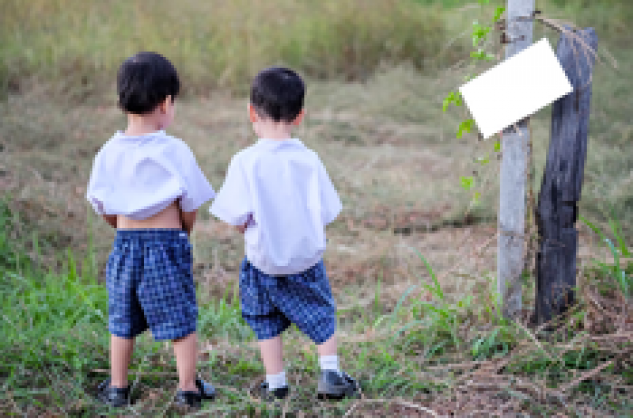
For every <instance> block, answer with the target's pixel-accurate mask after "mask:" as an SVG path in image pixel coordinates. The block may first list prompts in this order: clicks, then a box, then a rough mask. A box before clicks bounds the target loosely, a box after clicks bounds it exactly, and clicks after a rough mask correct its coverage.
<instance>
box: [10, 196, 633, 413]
mask: <svg viewBox="0 0 633 418" xmlns="http://www.w3.org/2000/svg"><path fill="white" fill-rule="evenodd" d="M9 207H10V205H7V203H6V201H2V202H0V271H1V273H2V275H3V277H4V278H5V279H4V280H3V281H2V282H0V291H1V292H2V294H3V298H2V301H1V302H0V308H1V309H0V312H2V318H1V321H0V333H1V335H2V336H3V338H2V339H0V352H2V353H3V361H2V363H0V387H1V388H2V391H0V393H1V394H0V413H1V414H3V415H11V414H13V415H24V414H27V415H41V414H44V413H56V414H62V415H72V416H93V415H95V414H108V413H110V412H109V411H108V410H107V409H105V408H103V407H101V406H100V405H99V404H97V403H96V402H95V401H94V400H93V394H94V388H95V387H96V385H97V384H98V383H99V381H100V380H101V379H103V378H104V376H105V374H106V373H104V372H103V371H106V372H107V369H108V367H109V365H108V339H109V338H108V333H107V318H106V316H107V314H106V304H107V301H106V292H105V288H104V285H103V283H99V281H98V280H97V276H96V275H95V273H94V272H95V271H96V270H97V269H96V268H95V266H92V263H93V261H92V260H93V259H92V258H91V257H87V258H86V259H85V260H83V261H82V262H81V263H79V262H77V260H75V259H74V258H73V256H72V253H71V252H66V253H65V255H64V257H63V262H62V263H61V264H62V265H63V267H62V268H61V269H60V271H58V272H47V271H45V270H43V269H42V266H39V265H38V264H37V261H36V259H37V257H36V255H37V251H31V252H30V255H27V254H26V253H25V252H23V250H22V249H24V248H27V247H28V248H31V247H33V246H34V247H35V248H37V245H34V244H30V246H14V245H9V239H8V237H10V236H12V234H13V232H14V231H15V230H16V229H19V230H21V231H28V229H29V228H30V226H29V225H21V224H20V222H21V221H20V220H19V217H17V216H15V214H14V213H12V211H11V210H10V209H9ZM27 236H28V235H27ZM12 241H13V240H12ZM16 248H17V249H16ZM31 249H33V248H31ZM422 260H423V262H424V264H425V265H426V266H427V273H428V274H427V275H424V276H423V277H428V279H427V278H421V281H420V283H419V285H417V286H414V287H412V288H410V289H409V290H407V291H406V292H405V293H404V294H403V295H402V296H401V298H400V300H399V302H398V303H397V305H396V306H395V307H394V309H393V310H390V311H387V312H385V311H383V310H382V308H381V307H380V304H379V303H377V302H374V303H372V304H371V305H370V307H369V309H362V308H361V309H355V308H354V309H352V310H349V311H347V312H342V311H341V312H339V322H340V329H341V332H342V333H343V335H345V337H342V338H341V344H340V356H341V360H342V363H343V365H344V367H345V369H346V370H347V371H348V372H350V373H351V374H352V375H354V376H356V377H358V378H359V379H360V381H361V382H362V383H363V393H364V397H365V401H363V402H361V403H358V404H357V403H355V401H354V400H348V401H343V402H340V403H327V402H326V403H324V402H315V401H314V393H313V390H314V389H313V387H314V382H315V376H316V375H317V372H318V369H317V358H316V352H315V350H314V347H313V345H312V344H311V343H310V342H309V341H308V340H307V339H306V338H305V337H303V336H302V335H300V334H299V333H298V332H297V330H295V329H293V330H291V331H290V332H289V333H288V334H287V335H286V337H285V341H286V358H287V369H288V375H289V376H290V382H291V383H292V384H293V392H292V393H293V395H292V398H291V399H290V401H289V403H288V405H287V407H288V408H290V409H289V410H290V411H304V412H307V413H309V414H314V415H318V416H342V415H344V414H345V413H347V412H350V410H352V409H353V410H354V411H355V413H356V414H358V416H372V414H378V415H385V414H386V415H389V414H392V413H394V411H395V410H396V409H394V408H397V407H400V408H402V407H403V405H405V406H404V407H405V408H416V407H423V408H431V409H433V410H435V411H437V412H438V413H446V412H447V409H445V408H447V406H446V405H450V402H451V401H450V399H451V396H452V395H451V394H452V393H454V391H460V393H462V394H463V396H466V397H471V398H472V399H473V400H475V399H476V400H477V401H478V402H483V405H484V407H485V408H488V409H487V410H489V411H492V410H495V409H498V408H500V407H501V406H502V405H505V406H504V407H505V408H510V410H512V411H514V412H516V413H519V412H522V413H531V414H535V415H538V416H543V415H549V414H551V413H553V412H555V411H558V410H559V409H560V407H561V406H560V404H559V403H558V401H557V400H556V399H559V398H560V397H561V396H563V393H562V391H563V390H564V388H566V387H567V385H569V389H565V390H566V392H565V396H566V398H565V399H566V401H565V402H566V403H565V404H564V407H563V410H564V411H565V413H568V414H572V415H573V414H581V413H582V412H581V411H583V410H584V409H583V408H585V407H587V405H589V406H590V407H591V408H592V410H594V411H599V413H600V414H601V415H602V416H617V415H618V414H622V413H627V411H629V412H630V411H631V410H632V409H631V408H633V404H631V402H630V399H631V397H630V395H631V394H630V393H629V392H628V391H627V389H623V388H626V387H630V385H631V384H633V375H631V374H630V373H629V372H627V371H626V370H627V366H626V365H627V364H628V363H627V362H628V359H629V358H630V353H631V350H633V347H632V346H631V344H630V342H629V343H627V342H626V341H624V342H623V341H621V340H620V341H618V340H617V338H615V337H614V339H613V341H610V340H609V338H610V337H611V334H609V333H606V334H604V333H603V334H599V333H593V332H592V331H591V330H590V329H588V328H584V329H583V327H582V322H583V320H584V317H585V316H586V315H587V314H588V311H586V310H585V309H584V302H583V304H581V305H580V307H579V309H577V310H576V311H575V312H574V313H573V315H572V316H571V317H570V318H571V320H566V321H563V322H562V323H561V324H559V325H558V326H557V327H555V331H553V332H552V333H550V334H549V335H547V336H545V335H541V334H539V333H537V332H534V331H533V330H528V329H527V328H525V327H524V326H522V325H518V324H514V323H512V322H509V321H507V320H505V319H504V318H502V317H500V315H499V311H500V310H499V309H498V306H497V305H498V303H497V296H496V295H495V293H494V292H493V290H492V289H493V288H494V286H493V284H494V283H493V282H492V281H491V282H490V283H489V284H490V286H489V287H488V288H481V289H479V291H478V292H476V293H475V294H472V295H467V296H464V297H463V298H462V299H460V300H458V301H456V302H450V301H449V300H448V298H447V295H446V294H445V292H444V290H443V288H442V286H441V284H440V282H439V281H438V278H437V274H436V272H435V271H434V270H433V268H432V267H431V265H430V264H429V263H428V262H427V261H426V260H425V259H424V258H423V257H422ZM429 279H430V281H428V280H429ZM615 279H616V277H615V276H614V275H613V274H607V275H606V276H603V277H602V280H607V281H610V283H611V285H610V288H611V290H612V291H616V292H617V289H618V287H617V285H616V284H615V282H614V280H615ZM377 289H380V287H379V286H378V287H377ZM377 291H379V290H377ZM376 300H378V297H377V296H376ZM368 318H369V319H368ZM199 330H200V331H199V333H200V339H201V348H202V352H201V358H200V361H199V371H200V373H202V375H203V376H204V377H205V378H207V379H209V380H211V381H212V382H213V383H215V384H216V385H217V387H218V390H219V397H218V399H217V400H216V401H215V402H211V403H208V404H206V405H205V407H204V410H203V413H205V414H211V415H214V416H215V415H223V416H235V415H247V416H261V415H262V414H264V415H266V414H269V413H272V412H273V411H271V410H269V408H266V407H264V406H263V405H261V404H259V403H258V402H256V401H254V400H252V399H251V398H250V397H249V395H248V391H247V388H248V387H251V386H252V385H254V384H255V383H256V381H257V379H258V378H260V377H261V376H262V375H263V373H264V371H263V368H262V365H261V362H260V361H259V357H258V352H257V351H258V350H257V347H256V346H255V345H254V344H253V343H254V339H253V335H252V333H251V331H250V330H249V329H248V328H247V326H246V324H245V323H244V322H243V320H242V319H241V317H240V313H239V305H238V303H237V298H236V288H227V289H226V292H225V294H224V295H223V296H222V297H221V298H219V299H217V300H215V301H208V302H204V303H201V306H200V317H199ZM363 336H365V337H363ZM599 338H601V339H599ZM346 339H353V340H354V342H347V341H346ZM616 352H618V353H620V354H617V355H616V354H615V353H616ZM622 353H629V354H626V355H625V354H622ZM608 361H613V364H611V365H610V366H609V367H606V368H604V369H603V370H602V371H601V372H600V373H596V377H599V378H597V379H593V378H589V379H579V376H581V374H582V373H586V372H589V371H592V370H593V369H595V368H596V367H600V366H602V365H604V364H605V363H606V362H608ZM485 367H492V369H491V371H490V372H487V373H488V374H484V375H480V374H477V373H479V372H478V370H482V368H485ZM477 376H479V377H477ZM482 376H488V377H482ZM490 376H493V377H494V379H493V381H487V380H486V379H488V378H489V377H490ZM473 379H474V380H473ZM131 382H132V384H133V388H134V389H133V394H134V395H133V397H134V399H135V402H134V405H133V408H134V410H135V411H136V412H137V413H141V414H143V415H153V416H156V415H168V416H171V415H172V414H173V413H172V411H171V409H170V399H171V397H172V396H173V392H174V389H175V387H176V383H177V382H176V373H175V364H174V360H173V356H172V354H171V350H170V347H169V344H162V345H161V344H157V343H154V342H153V341H152V340H151V338H150V336H149V335H144V336H142V337H140V338H139V339H138V340H137V347H136V350H135V354H134V360H133V364H132V366H131ZM469 382H470V383H469ZM472 382H475V383H477V384H479V383H481V384H484V386H485V385H488V386H486V387H487V388H488V389H486V391H484V392H482V391H481V390H479V389H477V388H476V387H475V388H473V387H472V385H473V383H472ZM486 382H487V383H486ZM627 385H629V386H627ZM539 391H549V392H548V393H549V395H548V397H546V398H544V399H542V398H540V397H539V396H540V395H538V393H539ZM504 399H505V400H504ZM513 399H520V402H518V403H517V402H510V401H512V400H513ZM400 400H402V402H408V404H407V403H404V404H403V403H400V404H399V406H398V402H400ZM406 405H409V406H406ZM411 405H413V407H412V406H411ZM452 408H455V406H453V407H452ZM461 408H467V407H466V406H462V407H461ZM465 410H466V409H462V411H465Z"/></svg>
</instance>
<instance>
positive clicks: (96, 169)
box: [86, 131, 215, 220]
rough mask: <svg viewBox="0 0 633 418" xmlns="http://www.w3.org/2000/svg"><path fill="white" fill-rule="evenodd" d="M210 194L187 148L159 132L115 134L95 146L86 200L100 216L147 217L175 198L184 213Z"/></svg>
mask: <svg viewBox="0 0 633 418" xmlns="http://www.w3.org/2000/svg"><path fill="white" fill-rule="evenodd" d="M214 196H215V192H214V191H213V188H212V187H211V185H210V184H209V182H208V181H207V179H206V177H205V176H204V174H203V173H202V170H200V167H199V166H198V163H197V162H196V158H195V156H194V155H193V152H191V149H190V148H189V147H188V146H187V145H186V144H185V143H184V142H183V141H182V140H180V139H178V138H174V137H172V136H169V135H167V134H165V132H164V131H158V132H154V133H151V134H147V135H141V136H126V135H124V134H122V133H121V132H118V133H116V134H115V135H114V136H113V137H112V138H111V139H110V140H108V142H106V143H105V145H104V146H103V147H102V148H101V150H99V152H98V153H97V156H96V157H95V160H94V164H93V166H92V174H91V175H90V182H89V183H88V192H87V196H86V197H87V199H88V201H89V202H90V203H91V204H92V207H93V208H94V209H95V211H96V212H97V213H98V214H100V215H124V216H127V217H129V218H131V219H135V220H140V219H147V218H149V217H151V216H153V215H156V214H157V213H159V212H161V211H162V210H164V209H165V208H166V207H167V206H169V205H170V204H172V203H173V202H174V201H175V200H177V199H180V207H181V208H182V210H183V211H184V212H193V211H195V210H197V209H198V208H199V207H200V206H201V205H202V204H203V203H205V202H206V201H207V200H209V199H212V198H213V197H214Z"/></svg>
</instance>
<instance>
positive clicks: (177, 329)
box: [106, 229, 198, 340]
mask: <svg viewBox="0 0 633 418" xmlns="http://www.w3.org/2000/svg"><path fill="white" fill-rule="evenodd" d="M191 268H192V257H191V244H190V243H189V238H188V237H187V234H186V233H185V232H183V231H180V230H176V229H135V230H119V231H117V235H116V238H115V240H114V244H113V246H112V253H111V254H110V257H109V259H108V264H107V267H106V287H107V289H108V313H109V321H108V322H109V330H110V333H112V334H113V335H116V336H118V337H121V338H128V339H129V338H134V337H136V336H137V335H139V334H141V333H142V332H144V331H145V330H147V329H148V328H150V329H151V330H152V334H153V336H154V339H156V340H175V339H178V338H182V337H185V336H187V335H189V334H191V333H192V332H195V331H196V325H197V320H198V306H197V304H196V290H195V285H194V282H193V274H192V270H191Z"/></svg>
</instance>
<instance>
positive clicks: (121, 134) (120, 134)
mask: <svg viewBox="0 0 633 418" xmlns="http://www.w3.org/2000/svg"><path fill="white" fill-rule="evenodd" d="M153 136H165V131H164V130H160V131H156V132H150V133H148V134H145V135H126V134H125V133H124V132H123V131H117V132H116V134H115V137H117V138H121V139H141V138H151V137H153Z"/></svg>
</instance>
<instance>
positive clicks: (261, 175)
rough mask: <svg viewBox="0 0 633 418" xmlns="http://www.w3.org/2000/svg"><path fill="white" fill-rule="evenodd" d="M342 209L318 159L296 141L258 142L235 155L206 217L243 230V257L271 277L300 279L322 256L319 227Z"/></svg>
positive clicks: (321, 240) (323, 227)
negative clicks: (294, 275) (210, 214)
mask: <svg viewBox="0 0 633 418" xmlns="http://www.w3.org/2000/svg"><path fill="white" fill-rule="evenodd" d="M341 208H342V205H341V200H340V199H339V196H338V194H337V193H336V190H335V189H334V186H333V185H332V182H331V181H330V178H329V177H328V175H327V172H326V171H325V167H324V166H323V163H322V162H321V160H320V159H319V157H318V155H317V154H316V153H315V152H314V151H312V150H310V149H308V148H307V147H306V146H305V145H303V143H302V142H301V141H299V140H298V139H289V140H283V141H275V140H270V139H260V140H259V141H258V142H257V143H256V144H254V145H252V146H250V147H248V148H246V149H244V150H242V151H240V152H239V153H237V154H236V155H235V156H234V157H233V159H232V160H231V163H230V165H229V169H228V172H227V175H226V179H225V180H224V184H223V185H222V188H221V189H220V191H219V192H218V195H217V196H216V198H215V200H214V201H213V204H212V205H211V208H210V212H211V213H212V214H213V215H214V216H216V217H217V218H219V219H221V220H222V221H224V222H226V223H228V224H230V225H235V226H237V225H244V224H245V223H246V222H248V223H249V224H248V228H247V229H246V232H245V233H244V239H245V247H246V257H247V258H248V260H249V262H250V263H252V264H253V265H254V266H255V267H257V268H258V269H259V270H261V271H263V272H264V273H266V274H269V275H273V276H284V275H291V274H296V273H300V272H302V271H305V270H307V269H308V268H310V267H312V266H313V265H315V264H316V263H317V262H319V260H321V258H322V256H323V252H324V251H325V225H327V224H328V223H330V222H332V221H333V220H334V219H336V217H337V216H338V214H339V213H340V211H341Z"/></svg>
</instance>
